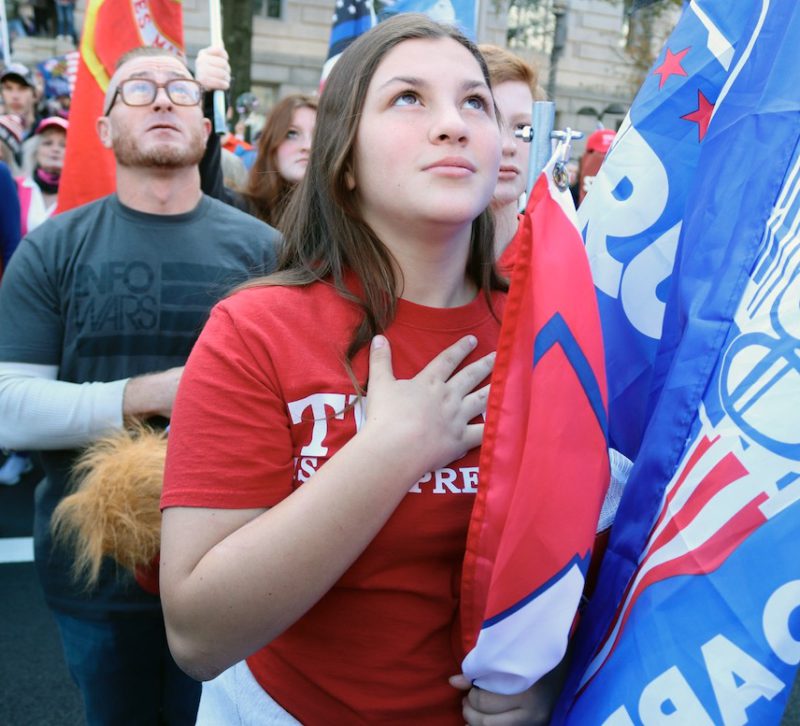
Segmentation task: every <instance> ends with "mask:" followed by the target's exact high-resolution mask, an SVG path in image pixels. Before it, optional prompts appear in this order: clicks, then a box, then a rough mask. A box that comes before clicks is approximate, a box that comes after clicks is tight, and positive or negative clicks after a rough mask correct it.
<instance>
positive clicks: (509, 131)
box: [479, 44, 545, 271]
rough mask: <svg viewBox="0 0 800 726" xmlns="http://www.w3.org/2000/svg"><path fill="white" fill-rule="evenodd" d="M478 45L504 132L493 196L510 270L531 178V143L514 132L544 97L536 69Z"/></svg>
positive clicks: (501, 257) (500, 254)
mask: <svg viewBox="0 0 800 726" xmlns="http://www.w3.org/2000/svg"><path fill="white" fill-rule="evenodd" d="M479 48H480V51H481V54H482V55H483V57H484V58H485V59H486V65H487V66H488V68H489V77H490V79H491V82H492V92H493V93H494V100H495V103H496V104H497V110H498V111H499V112H500V124H501V128H502V135H503V156H502V159H501V161H500V173H499V174H498V177H497V187H496V188H495V190H494V195H493V196H492V212H493V213H494V219H495V253H496V255H497V259H498V265H499V267H500V269H501V271H508V269H509V268H510V267H511V266H512V265H513V256H514V248H515V246H514V245H512V244H511V241H512V240H513V239H514V235H515V234H516V232H517V227H518V225H519V201H520V197H521V196H522V194H523V193H524V192H525V185H526V183H527V181H528V161H529V159H530V146H531V145H530V144H529V143H528V142H526V141H523V140H522V139H520V138H517V136H516V135H515V132H516V131H517V130H518V129H522V128H523V127H525V126H530V125H531V121H532V107H533V102H534V101H535V100H536V101H541V100H543V99H544V97H545V96H544V91H542V89H541V88H540V87H539V86H538V84H537V74H536V71H535V70H534V69H533V68H532V67H531V66H530V65H528V64H527V63H526V62H525V61H524V60H522V59H521V58H519V57H518V56H516V55H514V54H513V53H510V52H509V51H507V50H506V49H505V48H500V47H498V46H496V45H488V44H487V45H481V46H479Z"/></svg>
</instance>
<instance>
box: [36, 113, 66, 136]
mask: <svg viewBox="0 0 800 726" xmlns="http://www.w3.org/2000/svg"><path fill="white" fill-rule="evenodd" d="M53 126H58V128H60V129H61V130H62V131H64V132H66V130H67V128H69V122H68V121H67V119H65V118H62V117H61V116H48V117H47V118H43V119H42V120H41V121H40V122H39V125H38V126H37V127H36V133H37V134H40V133H42V131H45V130H46V129H49V128H51V127H53Z"/></svg>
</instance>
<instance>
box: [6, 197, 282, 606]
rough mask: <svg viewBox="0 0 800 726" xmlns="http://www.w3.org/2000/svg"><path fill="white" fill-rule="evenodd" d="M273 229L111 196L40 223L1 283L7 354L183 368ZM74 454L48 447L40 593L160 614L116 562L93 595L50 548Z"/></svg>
mask: <svg viewBox="0 0 800 726" xmlns="http://www.w3.org/2000/svg"><path fill="white" fill-rule="evenodd" d="M278 240H279V236H278V233H277V232H276V231H275V230H274V229H272V228H271V227H269V226H267V225H265V224H264V223H263V222H260V221H259V220H257V219H255V218H253V217H250V216H248V215H246V214H243V213H242V212H239V211H238V210H236V209H233V208H232V207H229V206H228V205H226V204H223V203H222V202H219V201H217V200H215V199H211V198H210V197H207V196H204V197H203V198H202V199H201V201H200V203H199V204H198V205H197V207H196V208H195V209H194V210H192V211H191V212H188V213H186V214H178V215H153V214H145V213H142V212H137V211H135V210H133V209H130V208H128V207H125V206H124V205H122V204H121V203H120V202H119V200H118V199H117V197H116V195H111V196H108V197H105V198H103V199H100V200H98V201H96V202H93V203H91V204H88V205H86V206H84V207H80V208H78V209H75V210H72V211H70V212H66V213H64V214H62V215H59V216H57V217H54V218H53V219H51V220H49V221H48V222H46V223H44V224H42V225H41V226H40V227H38V228H37V229H36V230H34V231H33V232H32V233H31V234H29V235H28V236H27V237H26V238H25V239H24V240H23V241H22V242H21V244H20V246H19V248H18V249H17V252H16V253H15V255H14V257H13V258H12V261H11V264H10V265H9V267H8V270H7V271H6V273H5V275H4V276H3V282H2V285H0V320H1V321H2V324H0V361H3V362H21V363H37V364H44V365H57V366H58V378H59V380H63V381H69V382H72V383H83V382H87V381H113V380H118V379H121V378H127V377H129V376H136V375H141V374H143V373H151V372H153V371H160V370H165V369H167V368H171V367H173V366H180V365H183V364H184V363H185V362H186V358H187V357H188V355H189V352H190V350H191V348H192V345H193V344H194V342H195V340H196V339H197V336H198V335H199V333H200V330H201V328H202V326H203V324H204V323H205V320H206V317H207V315H208V313H209V311H210V309H211V307H212V306H213V305H214V303H215V302H216V301H217V300H219V299H220V297H222V296H223V295H224V294H225V293H227V292H228V291H229V290H230V289H231V288H232V287H233V286H235V285H237V284H238V283H240V282H242V281H243V280H245V279H246V278H247V277H249V276H252V275H257V274H264V273H267V272H270V271H271V270H272V269H274V267H275V260H276V246H277V244H278ZM78 453H79V452H76V451H43V452H41V460H42V464H43V467H44V470H45V474H46V478H45V480H44V481H43V482H42V483H41V484H40V485H39V487H38V488H37V491H36V513H35V522H34V540H35V551H36V562H37V568H38V570H39V574H40V578H41V580H42V584H43V587H44V590H45V596H46V598H47V600H48V602H49V603H50V605H51V606H52V607H54V608H56V609H58V610H62V611H65V612H71V613H74V614H84V615H85V614H88V613H90V612H91V611H96V612H107V611H111V610H113V611H124V610H141V609H149V608H153V609H157V608H158V607H159V604H158V599H157V598H155V597H152V596H150V595H148V594H147V593H145V592H144V591H143V590H141V588H139V587H138V586H137V585H136V584H135V582H134V580H133V578H131V577H128V576H126V575H125V573H119V572H116V571H115V568H114V567H113V566H112V564H111V563H110V562H109V563H107V564H106V566H105V567H104V571H103V573H102V574H101V581H100V585H99V586H98V588H97V589H95V590H93V591H92V592H91V593H86V592H84V591H82V588H80V587H76V585H75V584H74V583H73V582H72V579H71V576H70V566H71V558H70V553H69V552H64V551H62V550H61V549H51V541H50V533H49V528H50V516H51V514H52V511H53V509H54V508H55V506H56V504H57V503H58V501H59V500H60V499H61V497H62V496H63V495H64V491H65V488H66V487H67V485H68V483H69V475H70V470H71V467H72V463H73V460H74V458H75V456H76V455H77V454H78Z"/></svg>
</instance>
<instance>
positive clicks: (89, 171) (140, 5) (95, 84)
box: [58, 0, 184, 212]
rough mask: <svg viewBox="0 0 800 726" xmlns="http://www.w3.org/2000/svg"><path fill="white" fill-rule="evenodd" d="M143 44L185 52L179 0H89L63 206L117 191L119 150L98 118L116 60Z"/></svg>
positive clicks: (71, 120) (60, 208)
mask: <svg viewBox="0 0 800 726" xmlns="http://www.w3.org/2000/svg"><path fill="white" fill-rule="evenodd" d="M143 45H150V46H157V47H162V48H166V49H168V50H171V51H173V52H174V53H175V54H176V55H183V49H184V45H183V8H182V6H181V3H180V2H179V0H89V4H88V7H87V8H86V19H85V20H84V23H83V37H82V40H81V48H80V51H81V53H80V61H79V65H78V80H77V82H76V84H75V93H74V95H73V97H72V106H71V111H70V118H69V130H68V131H67V150H66V156H65V159H64V171H63V172H62V174H61V182H60V184H59V191H58V211H60V212H63V211H66V210H67V209H72V208H73V207H77V206H80V205H81V204H86V203H87V202H91V201H93V200H94V199H97V198H99V197H102V196H105V195H106V194H110V193H111V192H113V191H114V188H115V179H114V172H115V167H114V156H113V154H112V153H111V152H110V151H109V150H108V149H105V148H103V146H101V144H100V140H99V139H98V137H97V132H96V130H95V124H96V121H97V118H98V116H100V115H101V114H102V113H103V98H104V97H105V93H106V89H107V88H108V83H109V81H110V80H111V76H112V75H114V67H115V65H116V63H117V60H118V59H119V58H120V57H121V56H122V55H123V54H124V53H127V52H128V51H129V50H132V49H133V48H138V47H139V46H143Z"/></svg>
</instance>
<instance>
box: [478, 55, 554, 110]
mask: <svg viewBox="0 0 800 726" xmlns="http://www.w3.org/2000/svg"><path fill="white" fill-rule="evenodd" d="M478 50H480V52H481V55H483V57H484V58H485V59H486V65H487V66H488V67H489V78H490V79H491V81H492V86H493V87H494V86H497V85H499V84H500V83H506V82H508V81H522V83H524V84H526V85H527V86H528V88H530V89H531V95H532V96H533V100H534V101H544V100H546V98H547V97H546V95H545V92H544V90H543V89H542V87H541V86H540V85H539V73H538V71H537V70H536V69H535V68H534V67H533V66H531V65H530V64H529V63H526V62H525V61H524V60H522V58H520V57H519V56H517V55H514V54H513V53H512V52H511V51H508V50H506V49H505V48H501V47H500V46H498V45H490V44H489V43H482V44H481V45H479V46H478Z"/></svg>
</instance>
